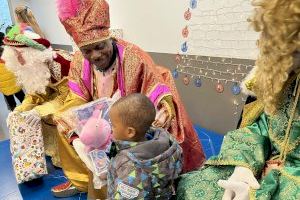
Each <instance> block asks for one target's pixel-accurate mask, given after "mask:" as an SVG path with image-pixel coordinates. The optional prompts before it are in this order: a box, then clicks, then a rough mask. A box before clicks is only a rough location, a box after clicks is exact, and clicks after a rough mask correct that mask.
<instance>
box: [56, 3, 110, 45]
mask: <svg viewBox="0 0 300 200" xmlns="http://www.w3.org/2000/svg"><path fill="white" fill-rule="evenodd" d="M56 5H57V11H58V17H59V19H60V21H61V23H62V24H63V26H64V27H65V29H66V31H67V32H68V33H69V35H70V36H71V37H72V38H73V39H74V41H75V43H76V44H77V46H78V47H82V46H85V45H89V44H93V43H96V42H99V41H103V40H106V39H108V38H109V37H110V32H109V28H110V18H109V5H108V3H107V2H106V1H105V0H56Z"/></svg>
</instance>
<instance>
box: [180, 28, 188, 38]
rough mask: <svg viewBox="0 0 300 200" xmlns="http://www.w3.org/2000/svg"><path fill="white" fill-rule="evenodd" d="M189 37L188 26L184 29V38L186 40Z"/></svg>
mask: <svg viewBox="0 0 300 200" xmlns="http://www.w3.org/2000/svg"><path fill="white" fill-rule="evenodd" d="M188 35H189V29H188V27H187V26H186V27H184V29H182V36H183V37H184V38H187V37H188Z"/></svg>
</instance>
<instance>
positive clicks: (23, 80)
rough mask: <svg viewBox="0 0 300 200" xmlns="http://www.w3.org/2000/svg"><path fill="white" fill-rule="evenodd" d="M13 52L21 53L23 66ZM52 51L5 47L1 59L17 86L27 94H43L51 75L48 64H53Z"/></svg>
mask: <svg viewBox="0 0 300 200" xmlns="http://www.w3.org/2000/svg"><path fill="white" fill-rule="evenodd" d="M15 50H18V51H19V52H21V54H22V56H23V58H24V60H25V64H24V65H21V63H20V62H19V61H18V58H17V53H16V52H15ZM52 55H53V54H52V49H51V48H49V49H46V50H44V51H40V50H37V49H34V48H31V47H23V48H17V47H11V46H5V47H4V51H3V54H2V59H3V60H4V61H5V66H6V67H7V69H9V70H10V71H12V72H13V73H14V74H15V76H16V78H17V84H18V85H20V86H22V87H23V88H24V89H25V91H26V92H27V93H29V94H35V93H39V94H44V93H46V87H47V86H48V85H49V83H50V77H51V73H50V70H49V66H48V63H51V62H53V56H52Z"/></svg>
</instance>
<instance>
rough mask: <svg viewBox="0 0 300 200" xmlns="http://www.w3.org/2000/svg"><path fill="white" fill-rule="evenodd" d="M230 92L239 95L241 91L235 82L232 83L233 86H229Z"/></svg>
mask: <svg viewBox="0 0 300 200" xmlns="http://www.w3.org/2000/svg"><path fill="white" fill-rule="evenodd" d="M231 92H232V94H234V95H239V94H240V93H241V88H240V86H239V85H238V84H237V83H234V84H233V86H232V87H231Z"/></svg>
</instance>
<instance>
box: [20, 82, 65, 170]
mask: <svg viewBox="0 0 300 200" xmlns="http://www.w3.org/2000/svg"><path fill="white" fill-rule="evenodd" d="M67 82H68V80H67V79H66V78H63V79H62V80H61V81H59V82H57V83H55V84H50V85H49V86H48V88H47V90H46V91H47V93H46V94H45V95H39V94H34V95H29V94H28V95H26V97H25V99H24V101H23V102H22V104H21V105H19V106H17V107H16V108H15V111H19V112H24V111H30V110H32V109H34V110H35V111H37V112H38V113H39V115H40V116H41V117H42V132H43V136H44V145H45V153H46V155H48V156H50V157H51V159H52V162H53V164H54V165H55V166H58V167H60V166H61V163H60V158H59V155H58V147H57V126H56V123H55V122H54V120H53V116H54V115H55V114H56V112H57V111H59V109H60V108H61V107H62V106H63V105H64V101H65V99H66V97H67V96H68V93H69V88H68V85H67Z"/></svg>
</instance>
